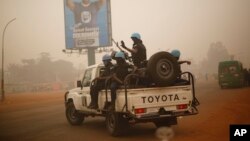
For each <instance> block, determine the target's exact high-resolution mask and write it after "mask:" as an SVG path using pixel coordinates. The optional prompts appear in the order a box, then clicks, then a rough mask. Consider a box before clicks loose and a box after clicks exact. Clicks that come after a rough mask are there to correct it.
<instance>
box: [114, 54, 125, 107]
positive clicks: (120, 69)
mask: <svg viewBox="0 0 250 141" xmlns="http://www.w3.org/2000/svg"><path fill="white" fill-rule="evenodd" d="M115 60H116V63H117V64H116V65H115V66H114V73H113V75H112V82H111V85H110V90H111V110H114V109H115V100H116V90H117V89H118V87H119V86H120V85H122V84H123V81H124V79H125V77H126V76H127V75H128V74H129V67H130V66H129V64H128V63H127V62H126V61H125V55H124V53H123V52H117V53H116V54H115Z"/></svg>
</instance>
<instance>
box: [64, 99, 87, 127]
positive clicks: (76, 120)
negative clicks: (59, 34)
mask: <svg viewBox="0 0 250 141" xmlns="http://www.w3.org/2000/svg"><path fill="white" fill-rule="evenodd" d="M66 118H67V120H68V122H69V123H70V124H71V125H80V124H81V123H82V122H83V121H84V115H83V114H81V113H79V112H78V111H77V110H76V109H75V106H74V103H73V102H69V103H67V105H66Z"/></svg>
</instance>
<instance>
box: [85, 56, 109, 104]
mask: <svg viewBox="0 0 250 141" xmlns="http://www.w3.org/2000/svg"><path fill="white" fill-rule="evenodd" d="M111 60H112V59H111V56H110V55H108V54H105V55H104V56H103V57H102V62H103V64H104V66H105V68H104V72H103V73H102V74H101V76H100V77H98V78H96V79H95V80H94V81H93V82H94V84H91V87H90V96H91V102H90V105H89V106H88V108H90V109H98V93H99V91H100V90H102V89H104V88H105V79H106V78H108V77H110V76H111V74H112V69H113V64H112V62H111Z"/></svg>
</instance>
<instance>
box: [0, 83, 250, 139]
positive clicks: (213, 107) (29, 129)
mask: <svg viewBox="0 0 250 141" xmlns="http://www.w3.org/2000/svg"><path fill="white" fill-rule="evenodd" d="M196 88H197V98H198V99H199V101H200V103H201V105H200V106H199V107H198V109H199V112H200V113H199V114H198V115H196V116H189V117H183V118H179V119H178V125H175V126H173V130H174V131H175V138H174V139H173V141H228V140H229V125H230V124H250V87H248V88H247V87H246V88H240V89H223V90H221V89H220V88H219V87H218V85H217V83H216V82H200V83H198V85H197V86H196ZM63 96H64V92H53V93H52V92H50V93H26V94H8V95H6V101H5V102H3V103H0V141H72V140H78V141H118V140H119V141H140V140H143V141H159V139H157V138H156V137H155V131H156V128H155V126H154V125H153V124H152V123H146V124H137V125H135V126H133V127H132V129H131V130H130V132H129V134H127V135H126V136H122V137H111V136H110V135H109V134H108V132H107V130H106V127H105V122H104V118H101V117H98V118H87V119H85V121H84V123H83V124H82V125H80V126H71V125H70V124H69V123H68V122H67V120H66V118H65V107H64V99H63Z"/></svg>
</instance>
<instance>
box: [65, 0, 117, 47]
mask: <svg viewBox="0 0 250 141" xmlns="http://www.w3.org/2000/svg"><path fill="white" fill-rule="evenodd" d="M110 12H111V11H110V0H64V16H65V41H66V49H82V48H91V47H106V46H111V45H112V41H111V38H112V37H111V35H112V34H111V15H110V14H111V13H110Z"/></svg>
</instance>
